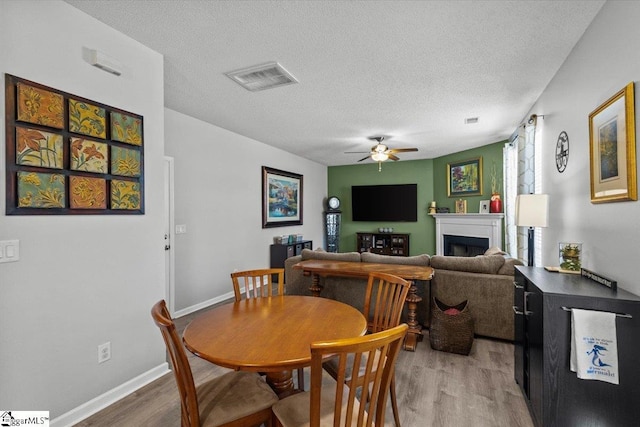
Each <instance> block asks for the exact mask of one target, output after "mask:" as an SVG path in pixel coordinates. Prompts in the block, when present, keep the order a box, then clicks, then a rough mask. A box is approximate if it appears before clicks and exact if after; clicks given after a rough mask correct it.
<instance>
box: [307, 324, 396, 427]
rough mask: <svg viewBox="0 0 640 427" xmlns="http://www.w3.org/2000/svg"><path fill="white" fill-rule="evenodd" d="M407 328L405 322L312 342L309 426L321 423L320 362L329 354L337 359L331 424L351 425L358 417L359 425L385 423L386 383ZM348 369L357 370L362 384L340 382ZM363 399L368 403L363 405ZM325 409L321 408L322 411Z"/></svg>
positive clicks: (387, 384) (390, 376)
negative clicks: (359, 335)
mask: <svg viewBox="0 0 640 427" xmlns="http://www.w3.org/2000/svg"><path fill="white" fill-rule="evenodd" d="M407 330H408V326H407V324H405V323H403V324H401V325H398V326H396V327H394V328H391V329H387V330H385V331H381V332H377V333H374V334H369V335H365V336H362V337H356V338H347V339H342V340H335V341H323V342H315V343H312V344H311V396H310V399H311V405H310V406H311V408H310V410H311V413H310V426H311V427H319V426H320V414H321V408H320V405H321V404H320V402H321V396H322V386H323V384H322V371H323V367H322V364H323V362H324V361H326V358H327V357H328V355H335V356H336V357H337V361H338V377H337V378H336V394H335V399H334V400H333V402H332V404H333V406H334V414H333V417H334V418H333V419H334V423H333V425H334V426H339V425H340V426H351V425H354V424H353V423H354V421H355V420H357V424H355V425H358V426H372V425H376V426H384V425H385V423H384V416H385V410H386V405H387V397H388V395H389V386H390V384H391V379H392V378H393V374H394V369H395V362H396V358H397V357H398V352H399V351H400V346H401V345H402V341H403V339H404V337H405V335H406V334H407ZM382 355H384V356H382ZM347 372H360V374H361V375H362V378H363V381H364V382H363V384H365V386H363V387H345V386H343V384H344V383H345V378H346V375H347ZM367 385H368V386H367ZM358 389H360V390H361V391H360V393H358ZM359 394H360V396H358V395H359ZM360 402H362V404H360ZM364 402H369V404H368V405H365V404H364ZM328 410H330V409H327V408H324V411H323V412H324V413H326V412H325V411H328Z"/></svg>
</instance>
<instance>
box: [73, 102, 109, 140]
mask: <svg viewBox="0 0 640 427" xmlns="http://www.w3.org/2000/svg"><path fill="white" fill-rule="evenodd" d="M106 115H107V112H106V110H105V109H104V108H102V107H98V106H97V105H92V104H88V103H86V102H82V101H78V100H75V99H69V130H70V131H71V132H75V133H81V134H84V135H89V136H96V137H98V138H102V139H105V138H106V137H107V119H106Z"/></svg>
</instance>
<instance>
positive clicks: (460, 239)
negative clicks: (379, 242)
mask: <svg viewBox="0 0 640 427" xmlns="http://www.w3.org/2000/svg"><path fill="white" fill-rule="evenodd" d="M487 249H489V239H488V238H486V237H468V236H453V235H450V234H445V235H444V254H445V255H452V256H476V255H482V254H483V253H485V252H486V251H487Z"/></svg>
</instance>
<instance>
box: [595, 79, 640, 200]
mask: <svg viewBox="0 0 640 427" xmlns="http://www.w3.org/2000/svg"><path fill="white" fill-rule="evenodd" d="M635 135H636V130H635V112H634V84H633V82H631V83H629V84H628V85H627V86H625V87H624V88H623V89H621V90H620V91H618V93H616V94H615V95H613V96H612V97H611V98H609V99H608V100H607V101H606V102H604V103H603V104H602V105H600V106H599V107H598V108H597V109H596V110H594V111H593V112H592V113H591V114H589V159H590V171H591V173H590V176H591V203H607V202H621V201H625V200H638V189H637V176H636V139H635Z"/></svg>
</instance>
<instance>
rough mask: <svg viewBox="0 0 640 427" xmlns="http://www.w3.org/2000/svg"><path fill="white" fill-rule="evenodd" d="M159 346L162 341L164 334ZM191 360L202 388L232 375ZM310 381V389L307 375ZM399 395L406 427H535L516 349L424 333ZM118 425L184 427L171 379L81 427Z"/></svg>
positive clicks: (182, 323)
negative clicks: (453, 348)
mask: <svg viewBox="0 0 640 427" xmlns="http://www.w3.org/2000/svg"><path fill="white" fill-rule="evenodd" d="M205 310H206V309H205ZM197 314H199V313H194V314H190V315H188V316H184V317H182V318H180V319H176V326H177V328H178V330H179V331H182V330H183V329H184V328H185V327H186V325H187V324H188V323H189V321H191V319H193V317H195V316H196V315H197ZM158 339H159V340H160V339H162V338H161V336H160V332H158ZM187 353H188V354H189V361H190V363H191V366H192V370H193V375H194V378H195V382H196V384H199V383H201V382H203V381H206V380H208V379H210V378H212V377H214V376H218V375H221V374H223V373H224V372H228V369H226V368H222V367H219V366H215V365H212V364H211V363H208V362H206V361H204V360H201V359H199V358H197V357H195V356H193V355H191V353H189V352H187ZM294 377H295V375H294ZM305 377H306V378H305V384H306V385H307V388H308V387H309V384H310V383H309V369H308V368H307V369H305ZM396 387H397V397H398V406H399V408H400V421H401V423H402V427H457V426H463V425H473V426H474V427H533V423H532V421H531V417H530V415H529V412H528V409H527V406H526V403H525V401H524V398H523V397H522V393H521V392H520V390H519V388H518V385H517V384H516V382H515V381H514V379H513V345H512V344H510V343H507V342H503V341H497V340H491V339H486V338H476V339H475V340H474V343H473V347H472V349H471V354H469V356H462V355H458V354H452V353H445V352H441V351H436V350H433V349H431V347H430V345H429V336H428V331H425V337H424V340H423V341H422V342H421V343H419V344H418V346H417V348H416V351H415V352H409V351H401V352H400V355H399V356H398V362H397V365H396ZM386 421H387V425H389V426H393V425H394V423H393V413H392V412H391V405H390V404H389V405H387V417H386ZM116 425H117V426H121V427H128V426H132V427H133V426H136V427H139V426H145V427H146V426H149V427H174V426H179V425H180V403H179V401H178V391H177V387H176V384H175V380H174V378H173V374H167V375H165V376H163V377H162V378H160V379H158V380H156V381H154V382H152V383H151V384H148V385H147V386H145V387H143V388H141V389H140V390H137V391H136V392H134V393H132V394H130V395H129V396H127V397H125V398H124V399H122V400H120V401H118V402H116V403H114V404H113V405H111V406H109V407H108V408H105V409H104V410H102V411H100V412H98V413H96V414H94V415H92V416H91V417H89V418H87V419H85V420H84V421H82V422H80V423H78V424H76V426H75V427H90V426H91V427H111V426H116Z"/></svg>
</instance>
